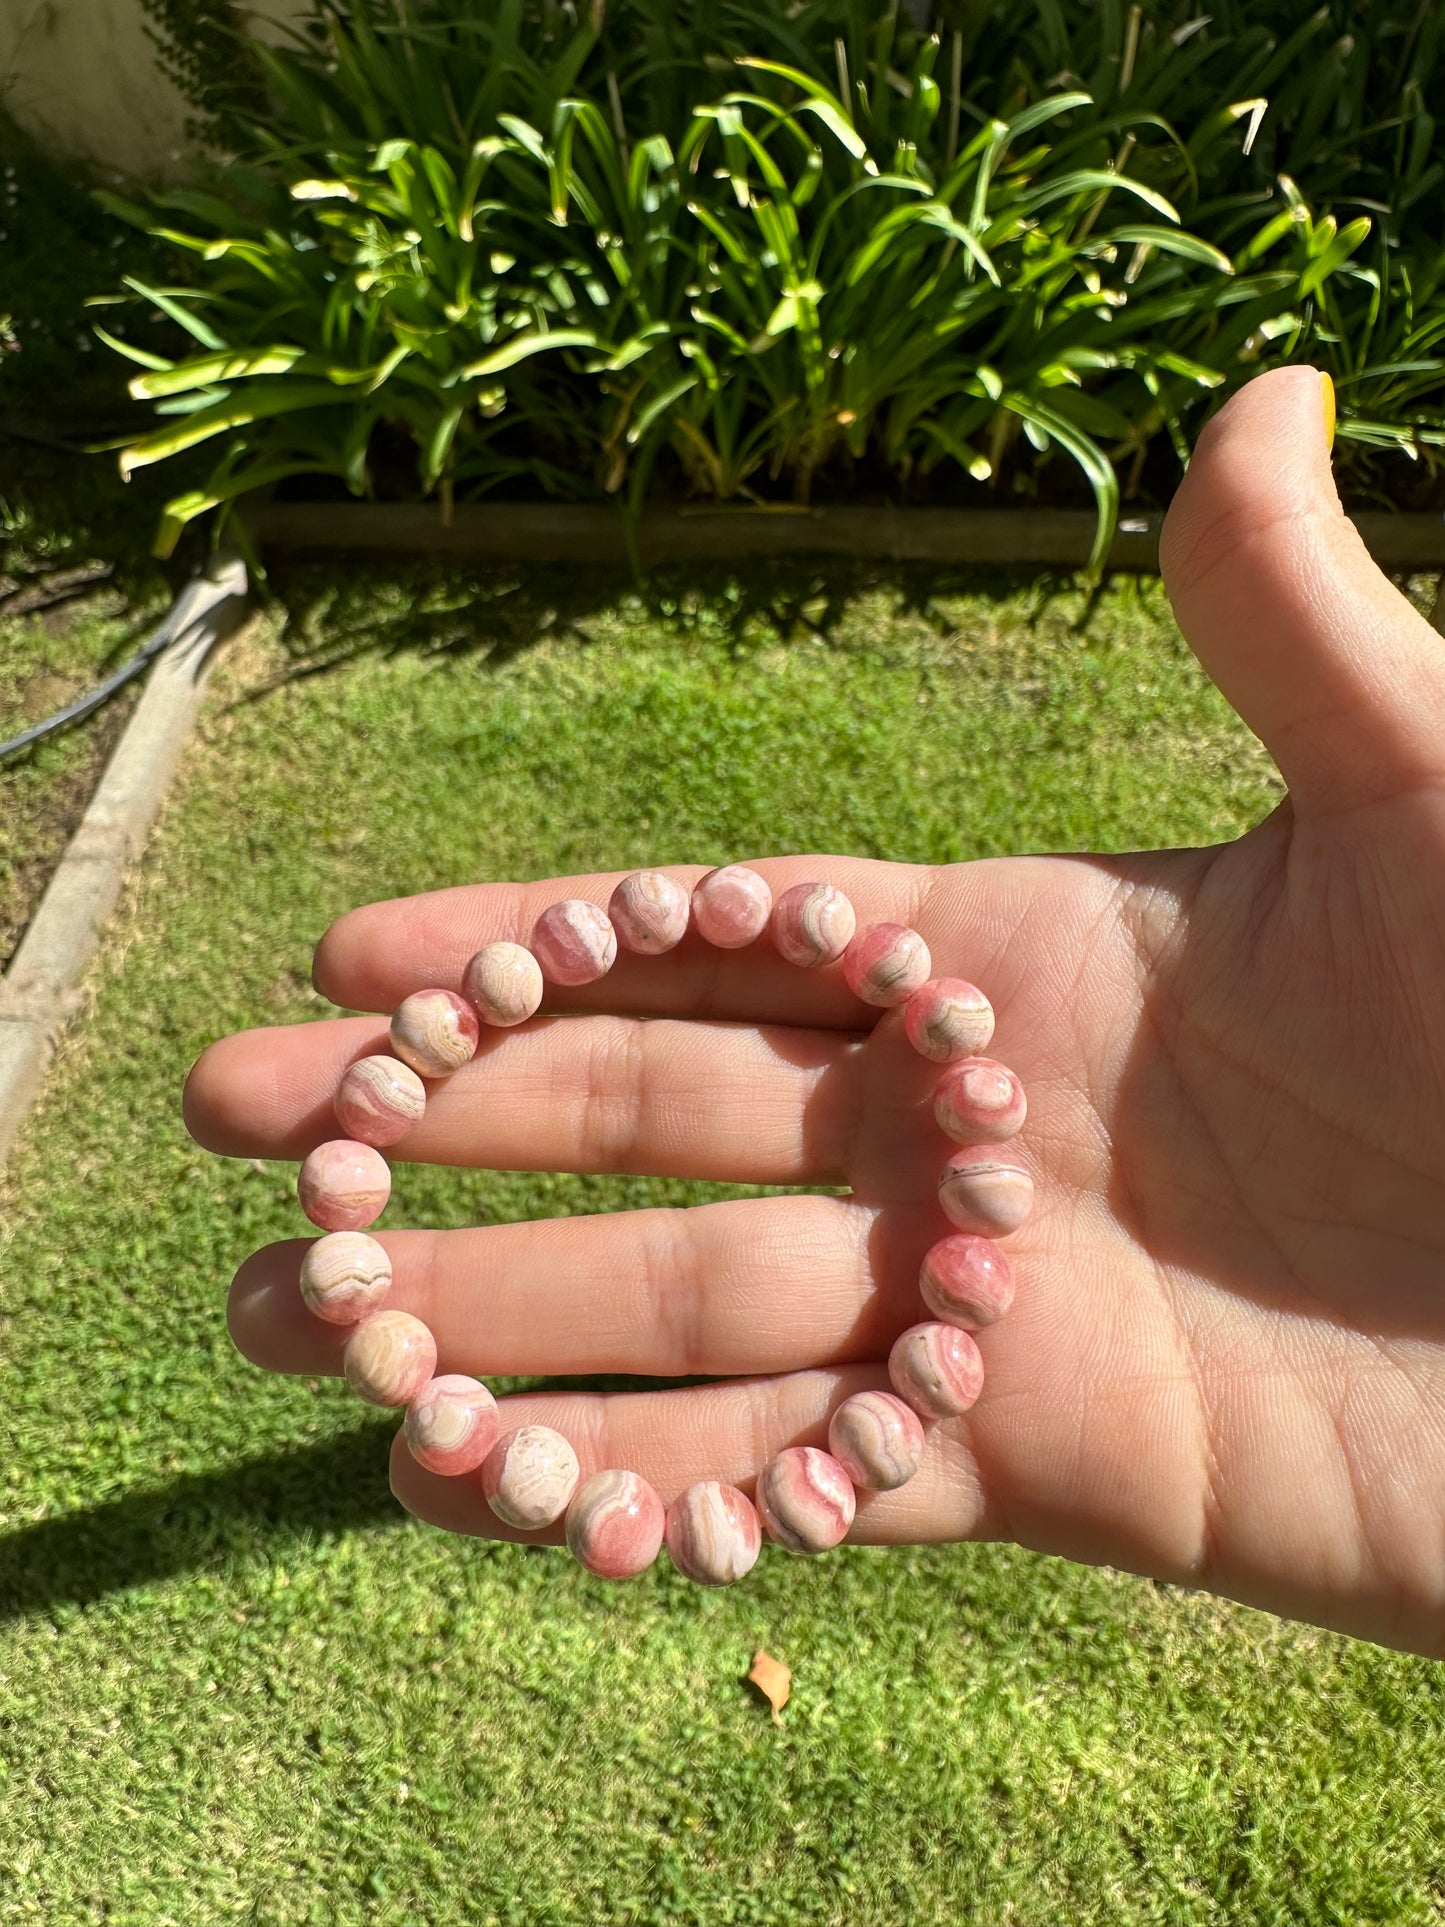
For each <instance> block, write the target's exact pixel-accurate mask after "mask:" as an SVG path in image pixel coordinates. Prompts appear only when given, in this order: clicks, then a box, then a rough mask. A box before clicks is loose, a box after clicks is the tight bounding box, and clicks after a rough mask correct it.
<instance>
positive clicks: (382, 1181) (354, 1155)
mask: <svg viewBox="0 0 1445 1927" xmlns="http://www.w3.org/2000/svg"><path fill="white" fill-rule="evenodd" d="M296 1195H297V1197H298V1198H300V1200H301V1209H302V1210H303V1211H304V1212H305V1213H306V1215H307V1217H308V1218H309V1219H310V1220H311V1222H312V1224H315V1225H320V1227H321V1229H322V1230H323V1231H361V1230H363V1229H364V1228H365V1227H366V1226H367V1225H369V1224H375V1222H376V1220H377V1219H378V1218H379V1217H380V1216H381V1214H382V1212H383V1211H385V1209H386V1201H387V1199H388V1198H389V1197H390V1196H391V1167H390V1166H389V1165H388V1164H387V1161H386V1159H385V1158H384V1157H383V1156H382V1155H381V1153H380V1151H377V1150H374V1149H373V1147H372V1146H371V1145H369V1144H360V1143H358V1142H356V1140H355V1139H353V1138H344V1137H339V1138H332V1139H331V1141H330V1142H329V1143H328V1144H318V1145H317V1147H316V1149H315V1150H314V1151H313V1152H312V1153H311V1155H310V1157H308V1158H307V1160H306V1162H305V1163H304V1164H303V1165H302V1166H301V1172H300V1175H299V1177H298V1178H297V1180H296Z"/></svg>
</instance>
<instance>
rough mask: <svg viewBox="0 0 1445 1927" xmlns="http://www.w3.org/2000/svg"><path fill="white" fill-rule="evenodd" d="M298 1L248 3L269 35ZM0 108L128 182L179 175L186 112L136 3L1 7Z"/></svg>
mask: <svg viewBox="0 0 1445 1927" xmlns="http://www.w3.org/2000/svg"><path fill="white" fill-rule="evenodd" d="M305 10H306V9H305V0H251V4H250V5H249V6H248V8H247V9H246V11H247V12H248V13H249V14H250V15H251V16H252V19H253V23H254V28H255V31H256V32H257V33H259V34H261V35H263V36H265V37H267V38H271V37H274V36H275V33H276V30H277V27H278V25H279V24H280V23H283V22H285V21H287V20H293V19H296V18H298V17H299V16H300V15H301V14H302V13H304V12H305ZM0 90H3V95H4V104H5V108H6V111H7V112H9V113H10V114H12V115H14V117H15V119H16V120H18V121H19V122H20V123H21V124H22V126H25V127H27V128H29V129H30V131H31V132H32V133H34V134H35V135H37V136H38V137H39V138H40V139H41V140H43V141H44V142H45V143H46V145H47V146H49V147H52V148H53V149H55V150H56V151H57V152H60V153H66V154H74V155H79V156H82V157H83V158H84V159H86V160H89V161H93V162H95V163H96V164H97V165H98V166H100V167H101V168H103V169H104V170H106V171H108V172H111V173H115V174H122V175H131V176H142V177H149V176H158V175H174V174H177V173H181V172H183V171H184V169H185V165H186V159H187V155H188V153H189V151H190V149H189V143H188V140H187V137H186V120H187V117H188V113H189V109H188V108H187V105H186V102H185V101H184V99H183V98H182V97H181V95H180V94H179V93H178V92H177V90H176V89H175V87H173V86H172V84H171V82H170V81H169V80H168V79H167V78H166V76H165V74H164V73H163V72H162V71H161V68H160V65H159V62H158V61H157V58H156V52H155V48H154V47H153V46H152V44H151V42H150V40H149V39H148V38H147V36H146V17H145V15H144V14H143V12H142V11H141V5H140V0H0Z"/></svg>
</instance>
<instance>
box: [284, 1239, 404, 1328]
mask: <svg viewBox="0 0 1445 1927" xmlns="http://www.w3.org/2000/svg"><path fill="white" fill-rule="evenodd" d="M390 1290H391V1259H390V1258H388V1257H387V1255H386V1251H385V1248H384V1247H383V1246H381V1245H379V1244H378V1243H377V1242H376V1240H375V1238H368V1237H367V1235H366V1233H365V1232H364V1231H332V1232H330V1233H328V1235H327V1236H326V1237H324V1238H318V1239H317V1240H316V1242H315V1244H314V1245H312V1246H311V1248H310V1249H309V1250H308V1251H307V1253H306V1256H305V1257H304V1258H303V1259H302V1260H301V1296H302V1297H303V1298H304V1299H305V1300H306V1304H307V1308H308V1309H309V1310H310V1311H313V1312H314V1313H315V1314H316V1316H317V1317H318V1318H324V1319H325V1320H326V1322H327V1324H328V1325H357V1324H360V1322H361V1320H362V1319H363V1318H366V1317H368V1316H369V1315H370V1313H372V1312H374V1311H378V1310H379V1309H380V1308H381V1306H382V1305H383V1304H385V1302H386V1294H387V1293H388V1292H389V1291H390Z"/></svg>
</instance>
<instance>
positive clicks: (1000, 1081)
mask: <svg viewBox="0 0 1445 1927" xmlns="http://www.w3.org/2000/svg"><path fill="white" fill-rule="evenodd" d="M1027 1114H1028V1100H1027V1099H1026V1098H1025V1096H1024V1087H1023V1085H1022V1084H1021V1083H1020V1082H1019V1080H1018V1079H1017V1078H1016V1077H1015V1076H1014V1074H1013V1072H1012V1071H1011V1070H1009V1069H1007V1068H1006V1066H1004V1065H1003V1064H996V1063H995V1062H994V1061H993V1059H992V1058H991V1057H965V1058H963V1059H962V1060H961V1061H960V1062H959V1063H957V1064H950V1065H949V1067H948V1069H947V1070H946V1071H945V1072H944V1073H943V1076H942V1077H941V1078H940V1079H939V1081H938V1089H937V1090H936V1091H935V1092H934V1094H933V1115H934V1116H935V1117H936V1118H937V1120H938V1128H939V1130H940V1131H942V1132H943V1134H944V1136H945V1137H951V1138H952V1139H953V1141H954V1143H955V1144H1003V1143H1004V1142H1005V1141H1006V1140H1007V1139H1009V1138H1011V1137H1017V1136H1018V1134H1019V1132H1020V1131H1021V1130H1022V1129H1023V1123H1024V1118H1025V1117H1026V1115H1027Z"/></svg>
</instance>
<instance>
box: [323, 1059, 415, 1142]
mask: <svg viewBox="0 0 1445 1927" xmlns="http://www.w3.org/2000/svg"><path fill="white" fill-rule="evenodd" d="M425 1115H426V1085H425V1084H423V1083H422V1081H421V1079H420V1078H419V1077H418V1076H417V1074H416V1072H415V1071H414V1070H413V1069H412V1068H411V1066H410V1064H403V1063H402V1061H401V1059H400V1058H399V1057H383V1056H376V1057H363V1058H360V1059H359V1060H358V1061H357V1062H356V1063H355V1064H352V1065H350V1066H348V1068H347V1070H346V1073H345V1075H344V1076H343V1077H342V1079H341V1083H340V1085H339V1086H338V1087H337V1092H336V1121H337V1123H338V1124H339V1125H340V1126H341V1128H342V1130H343V1131H345V1133H346V1135H347V1136H348V1137H351V1138H355V1139H356V1140H357V1142H358V1143H359V1144H371V1145H376V1146H380V1145H386V1144H396V1143H398V1142H399V1141H400V1139H402V1138H404V1137H405V1136H406V1134H407V1132H408V1131H409V1130H411V1129H412V1127H413V1126H414V1125H417V1124H420V1123H421V1121H422V1119H423V1117H425Z"/></svg>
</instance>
